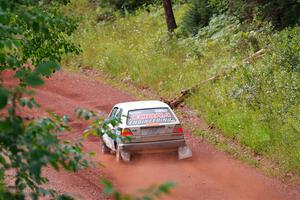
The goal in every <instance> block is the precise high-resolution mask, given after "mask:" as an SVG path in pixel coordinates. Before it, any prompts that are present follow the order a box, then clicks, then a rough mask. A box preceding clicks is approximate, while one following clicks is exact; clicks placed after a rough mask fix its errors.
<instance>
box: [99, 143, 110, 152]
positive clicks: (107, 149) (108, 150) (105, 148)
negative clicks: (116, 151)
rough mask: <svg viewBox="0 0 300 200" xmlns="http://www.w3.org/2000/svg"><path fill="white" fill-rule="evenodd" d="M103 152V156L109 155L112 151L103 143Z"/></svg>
mask: <svg viewBox="0 0 300 200" xmlns="http://www.w3.org/2000/svg"><path fill="white" fill-rule="evenodd" d="M101 152H102V153H103V154H107V153H109V152H110V149H109V148H108V147H107V146H106V145H105V144H104V142H102V143H101Z"/></svg>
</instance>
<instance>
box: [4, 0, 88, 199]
mask: <svg viewBox="0 0 300 200" xmlns="http://www.w3.org/2000/svg"><path fill="white" fill-rule="evenodd" d="M67 3H68V1H67V0H56V1H35V0H27V1H12V0H1V2H0V13H1V14H0V24H1V29H0V49H1V51H0V66H1V68H0V76H1V82H0V109H1V116H0V130H1V132H0V169H1V170H0V171H1V177H0V182H1V186H0V199H25V198H26V199H28V198H29V197H31V198H32V199H38V197H39V196H40V195H43V196H46V195H50V196H52V197H54V196H56V195H57V194H56V192H55V191H52V190H46V189H44V188H43V187H42V186H41V185H43V184H45V183H47V181H48V180H47V178H45V177H43V176H42V174H41V171H42V168H43V167H45V166H49V165H50V166H52V167H53V168H54V169H56V170H58V169H59V168H60V167H62V168H64V169H66V170H69V171H77V170H78V169H80V168H83V167H87V166H88V164H89V162H88V161H87V160H86V158H85V157H86V155H85V154H84V153H83V152H82V145H81V144H80V142H76V143H70V142H68V141H59V139H58V137H57V134H58V133H59V132H61V131H67V130H69V127H68V125H67V117H59V116H57V115H55V114H53V113H49V116H48V117H41V118H36V119H32V120H28V119H27V117H26V116H24V113H23V112H22V111H23V109H22V108H24V107H26V108H27V109H33V108H38V107H39V105H38V104H37V102H36V101H35V99H34V98H33V96H32V95H33V92H32V91H30V90H28V88H27V86H34V87H35V86H40V85H42V84H43V83H44V81H43V79H42V78H43V77H49V76H51V74H52V73H53V72H55V71H56V70H59V68H60V66H59V64H58V62H60V61H61V59H62V56H63V54H66V53H74V52H75V53H78V52H79V49H78V47H77V46H75V45H74V44H73V43H71V42H70V41H69V39H68V36H70V34H71V33H72V32H74V31H75V29H76V27H77V24H76V23H75V21H74V20H73V19H71V18H69V17H66V16H65V15H63V14H62V13H61V12H60V11H59V9H58V8H59V6H61V5H65V4H67ZM4 75H5V76H4ZM8 75H11V76H14V77H15V78H16V79H18V80H19V82H18V83H19V84H15V85H14V86H10V87H8V86H7V84H4V82H5V81H6V79H7V78H8V77H7V76H8ZM3 81H4V82H3ZM8 170H13V171H14V177H13V179H12V181H14V183H12V185H7V180H6V173H5V172H6V171H8ZM10 184H11V183H10ZM25 191H26V192H25Z"/></svg>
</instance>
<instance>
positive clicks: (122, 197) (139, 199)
mask: <svg viewBox="0 0 300 200" xmlns="http://www.w3.org/2000/svg"><path fill="white" fill-rule="evenodd" d="M101 182H102V184H103V186H104V190H103V194H104V195H107V196H112V197H113V198H114V199H115V200H152V199H158V198H160V197H161V196H162V195H163V194H170V192H171V189H172V188H173V187H174V186H175V184H174V183H173V182H166V183H164V184H161V185H158V186H157V185H152V186H150V187H149V188H146V189H140V190H139V192H138V193H137V194H135V195H129V194H122V193H120V192H119V191H118V190H117V189H116V188H115V187H114V186H113V184H112V183H111V182H110V181H108V180H106V179H102V180H101Z"/></svg>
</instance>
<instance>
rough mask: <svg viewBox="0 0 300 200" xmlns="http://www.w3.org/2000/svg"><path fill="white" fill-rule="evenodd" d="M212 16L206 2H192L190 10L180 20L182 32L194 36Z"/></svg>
mask: <svg viewBox="0 0 300 200" xmlns="http://www.w3.org/2000/svg"><path fill="white" fill-rule="evenodd" d="M212 14H213V13H212V9H211V7H210V5H209V4H208V1H207V0H192V1H191V5H190V8H189V9H188V10H187V11H186V14H185V15H184V17H183V19H182V25H181V26H182V29H183V32H184V33H186V34H188V35H196V34H197V33H198V31H199V29H200V28H202V27H205V26H207V25H208V23H209V19H210V18H211V16H212Z"/></svg>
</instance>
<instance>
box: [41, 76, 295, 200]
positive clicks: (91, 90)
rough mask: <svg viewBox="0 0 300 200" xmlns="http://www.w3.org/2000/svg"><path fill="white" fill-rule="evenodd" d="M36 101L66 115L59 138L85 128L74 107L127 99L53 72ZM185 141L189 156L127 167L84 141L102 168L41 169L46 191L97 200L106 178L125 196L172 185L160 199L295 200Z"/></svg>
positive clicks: (148, 159)
mask: <svg viewBox="0 0 300 200" xmlns="http://www.w3.org/2000/svg"><path fill="white" fill-rule="evenodd" d="M36 98H37V101H38V102H39V103H40V104H41V105H42V107H43V108H44V109H45V108H48V109H51V110H53V111H55V112H57V113H58V114H68V115H69V116H71V125H72V127H73V131H72V132H71V133H68V134H65V135H63V136H62V137H63V138H65V139H76V138H80V137H81V132H82V130H83V129H84V127H85V124H84V123H83V122H81V121H78V120H77V119H76V118H75V117H74V115H73V112H74V109H75V108H77V107H85V108H91V109H96V110H99V111H103V112H109V110H110V109H111V107H112V106H113V105H114V104H116V103H118V102H122V101H128V100H134V98H133V97H131V96H129V95H127V94H125V93H123V92H122V91H120V90H118V89H115V88H113V87H111V86H109V85H107V84H105V83H102V82H99V81H95V80H90V79H87V78H84V77H81V76H80V75H75V74H70V73H67V72H59V73H57V74H56V75H55V76H54V77H52V78H51V79H50V80H48V81H47V82H46V85H45V86H43V87H41V88H38V89H37V94H36ZM188 143H189V145H190V147H191V148H192V150H193V153H194V155H193V158H191V159H189V160H181V161H178V160H177V158H176V154H173V153H166V154H161V155H160V154H159V155H157V154H155V155H148V154H146V155H138V156H135V157H134V158H133V160H132V162H131V163H130V164H122V163H116V161H115V157H114V155H102V154H101V153H100V146H99V140H98V139H96V138H89V139H87V140H85V141H84V146H85V149H86V150H88V151H94V152H96V156H95V157H94V158H93V160H94V161H95V162H101V163H102V164H104V165H105V167H100V166H98V167H96V168H94V169H86V170H82V171H80V172H78V173H76V174H72V173H66V172H62V171H61V172H55V171H53V170H51V169H48V168H47V169H45V171H44V173H45V174H46V175H47V176H48V177H49V179H50V185H49V187H51V188H53V189H56V190H58V191H60V192H65V193H68V194H71V195H73V196H74V197H76V198H77V199H88V200H94V199H103V198H104V197H103V196H102V195H101V185H100V181H99V179H100V177H106V178H109V179H111V180H112V181H113V183H114V184H115V185H116V186H117V188H118V189H120V190H121V191H123V192H128V193H131V192H133V191H135V190H136V189H138V188H144V187H146V186H149V185H151V184H153V183H163V182H165V181H169V180H170V181H173V182H175V183H176V188H175V189H174V190H173V193H172V194H171V196H168V197H166V198H164V199H182V200H187V199H205V200H213V199H215V200H222V199H224V200H225V199H226V200H227V199H228V200H248V199H249V200H250V199H251V200H259V199H261V200H284V199H288V200H299V199H300V190H299V188H297V187H295V186H293V187H292V186H287V185H285V184H282V183H280V182H279V181H277V180H275V179H273V178H269V177H266V176H264V175H262V174H260V173H259V172H257V171H256V170H255V169H253V168H251V167H248V166H246V165H245V164H242V163H241V162H239V161H237V160H234V159H232V158H230V157H229V156H227V155H225V154H224V153H221V152H219V151H217V150H214V148H213V147H211V146H210V145H208V144H207V143H206V142H204V141H201V140H198V139H197V138H194V137H191V138H190V139H188Z"/></svg>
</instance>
